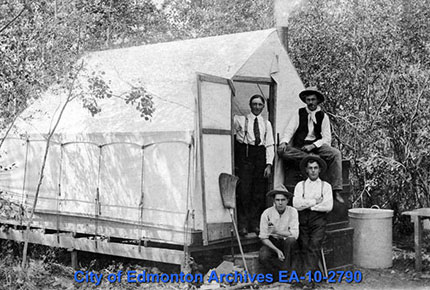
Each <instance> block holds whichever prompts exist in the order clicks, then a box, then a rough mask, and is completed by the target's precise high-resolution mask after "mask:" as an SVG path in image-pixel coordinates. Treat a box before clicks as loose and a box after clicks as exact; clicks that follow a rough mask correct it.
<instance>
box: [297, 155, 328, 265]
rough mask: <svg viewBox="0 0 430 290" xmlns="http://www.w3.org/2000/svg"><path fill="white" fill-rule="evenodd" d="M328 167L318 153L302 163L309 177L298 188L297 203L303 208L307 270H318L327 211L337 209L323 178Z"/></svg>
mask: <svg viewBox="0 0 430 290" xmlns="http://www.w3.org/2000/svg"><path fill="white" fill-rule="evenodd" d="M326 168H327V165H326V163H325V162H324V160H323V159H321V158H320V157H319V156H318V155H309V156H307V157H305V158H304V159H303V160H302V161H301V162H300V169H301V170H302V171H305V172H306V174H307V176H308V178H307V179H306V180H305V181H300V182H299V183H297V185H296V187H295V188H294V199H293V206H294V207H295V208H296V209H297V210H298V211H299V223H300V227H299V232H300V234H299V240H298V242H299V246H300V250H301V253H302V258H303V262H304V272H305V273H306V272H307V271H314V270H317V269H318V259H319V256H320V251H321V246H322V242H323V240H324V236H325V229H326V224H327V218H326V215H327V212H329V211H331V210H332V208H333V196H332V191H331V186H330V184H328V183H327V182H325V181H322V180H321V179H320V178H319V175H320V173H321V172H324V170H325V169H326Z"/></svg>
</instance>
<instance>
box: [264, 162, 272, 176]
mask: <svg viewBox="0 0 430 290" xmlns="http://www.w3.org/2000/svg"><path fill="white" fill-rule="evenodd" d="M271 174H272V165H270V164H267V165H266V168H265V169H264V177H265V178H268V177H270V175H271Z"/></svg>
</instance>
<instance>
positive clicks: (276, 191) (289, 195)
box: [266, 184, 294, 199]
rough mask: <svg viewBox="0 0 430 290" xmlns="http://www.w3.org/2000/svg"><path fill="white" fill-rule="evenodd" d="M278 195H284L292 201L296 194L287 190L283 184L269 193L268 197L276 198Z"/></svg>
mask: <svg viewBox="0 0 430 290" xmlns="http://www.w3.org/2000/svg"><path fill="white" fill-rule="evenodd" d="M276 194H283V195H284V196H285V197H286V198H288V199H291V198H293V196H294V194H293V193H291V192H289V191H288V190H287V188H286V187H285V186H284V185H283V184H279V185H278V186H276V188H274V189H272V190H271V191H269V192H268V193H267V194H266V196H268V197H274V196H275V195H276Z"/></svg>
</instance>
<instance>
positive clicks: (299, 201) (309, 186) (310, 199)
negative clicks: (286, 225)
mask: <svg viewBox="0 0 430 290" xmlns="http://www.w3.org/2000/svg"><path fill="white" fill-rule="evenodd" d="M303 183H304V184H305V186H304V188H305V193H303ZM322 184H323V186H322ZM321 196H322V198H323V201H322V202H321V203H319V204H316V203H317V201H316V200H317V199H319V198H320V197H321ZM293 206H294V207H295V208H296V209H297V210H298V211H301V210H304V209H306V208H310V209H311V210H313V211H321V212H329V211H331V210H332V208H333V195H332V190H331V185H330V184H329V183H327V182H325V181H322V180H321V179H319V178H318V179H317V180H315V181H311V180H310V179H309V178H308V179H306V180H305V181H300V182H299V183H297V185H296V187H295V188H294V198H293Z"/></svg>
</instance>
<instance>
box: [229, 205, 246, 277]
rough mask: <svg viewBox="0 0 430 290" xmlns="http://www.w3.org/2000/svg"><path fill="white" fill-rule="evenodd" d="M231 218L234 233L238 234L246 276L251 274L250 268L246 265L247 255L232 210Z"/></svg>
mask: <svg viewBox="0 0 430 290" xmlns="http://www.w3.org/2000/svg"><path fill="white" fill-rule="evenodd" d="M230 216H231V221H232V222H233V227H234V232H235V233H236V238H237V243H238V245H239V250H240V254H241V255H242V261H243V266H244V267H245V271H246V274H249V271H248V266H247V265H246V260H245V255H244V253H243V249H242V243H241V242H240V236H239V231H238V230H237V225H236V221H235V220H234V216H233V209H230Z"/></svg>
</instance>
